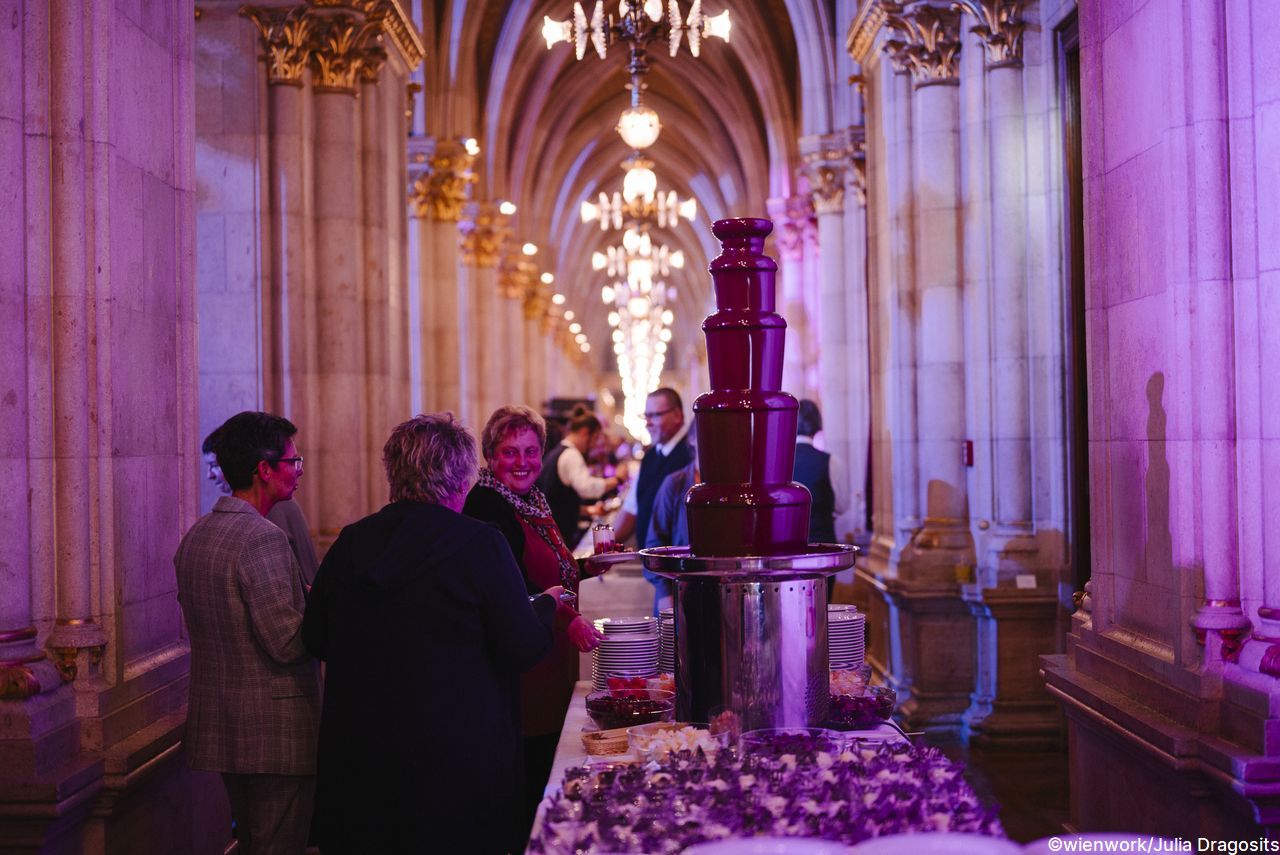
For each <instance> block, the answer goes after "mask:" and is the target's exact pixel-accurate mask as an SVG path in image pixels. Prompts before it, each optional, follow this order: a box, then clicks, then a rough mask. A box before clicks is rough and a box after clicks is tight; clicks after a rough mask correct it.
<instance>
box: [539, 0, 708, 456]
mask: <svg viewBox="0 0 1280 855" xmlns="http://www.w3.org/2000/svg"><path fill="white" fill-rule="evenodd" d="M666 11H667V15H666V16H665V17H664V15H663V4H662V2H661V0H622V2H621V3H620V4H619V6H618V15H617V17H614V16H613V15H608V16H606V15H605V11H604V2H603V0H597V2H596V5H595V9H594V11H593V13H592V14H591V17H590V18H588V17H587V14H586V11H585V10H584V9H583V7H582V4H581V3H580V2H578V3H574V7H573V18H572V19H571V20H567V21H555V20H552V19H551V18H550V17H544V18H543V26H542V35H543V37H544V38H545V39H546V41H547V48H548V49H550V48H552V47H554V46H555V45H556V44H558V43H560V42H569V43H571V44H572V45H573V46H574V51H575V54H576V56H577V58H578V59H582V58H583V57H584V56H586V52H587V48H588V47H593V48H594V49H595V52H596V54H597V55H598V56H599V57H600V58H601V59H604V58H605V57H606V55H607V53H608V49H609V47H610V46H611V45H613V44H616V43H618V42H625V43H626V44H627V47H628V62H627V70H628V72H629V73H630V76H631V83H630V84H629V86H628V88H629V89H630V90H631V103H630V105H629V106H628V107H627V108H626V109H625V110H624V111H623V112H622V116H621V117H620V118H619V120H618V124H617V127H616V130H617V132H618V134H619V136H621V137H622V140H623V142H624V143H626V145H627V146H628V147H629V148H631V149H632V154H631V155H630V156H629V157H628V158H627V159H626V160H625V161H623V162H622V164H621V166H622V169H623V172H624V178H623V182H622V189H621V192H616V191H615V192H614V193H612V194H609V193H604V192H601V193H599V195H598V197H597V200H596V201H594V202H593V201H591V200H585V201H583V202H582V205H581V210H580V215H581V218H582V222H583V223H590V222H597V223H599V225H600V229H601V230H602V231H610V230H612V231H621V232H622V239H621V243H620V244H619V245H618V246H611V247H608V248H607V249H606V250H605V251H604V252H596V253H594V254H593V255H592V259H591V262H592V268H593V269H594V270H596V271H598V272H601V273H603V274H605V275H606V276H607V277H608V283H607V284H605V285H604V286H602V287H601V289H600V296H601V299H602V300H603V302H604V304H605V306H606V307H607V309H608V311H609V314H608V320H609V326H610V327H612V337H613V350H614V354H615V355H616V357H617V362H618V374H619V377H620V379H621V381H622V392H623V396H624V402H623V425H624V426H625V427H626V428H627V430H628V431H629V432H630V433H631V434H632V435H633V436H635V437H637V438H638V439H640V440H641V441H642V442H645V443H647V442H649V439H650V437H649V432H648V429H647V427H646V425H645V420H644V402H645V398H646V397H647V396H648V395H649V393H650V392H652V391H653V390H654V389H657V388H658V387H659V386H660V385H661V383H662V369H663V366H664V365H665V363H666V353H667V348H668V344H669V342H670V341H671V325H672V323H673V321H674V320H675V313H674V311H673V309H672V306H674V304H675V299H676V288H675V286H674V285H670V284H668V283H667V276H668V275H670V273H671V271H672V270H677V271H678V270H680V269H682V268H683V267H684V255H683V253H681V252H680V251H679V250H674V251H673V250H670V249H669V248H668V247H667V246H665V245H663V244H659V243H657V242H655V241H654V239H653V237H652V236H651V235H650V229H651V228H653V227H655V226H656V227H657V228H660V229H670V228H675V227H676V226H678V225H679V224H680V222H681V221H682V220H683V221H686V222H691V221H692V220H693V219H694V218H695V217H696V216H697V212H698V205H697V202H696V200H694V199H681V198H680V197H679V196H678V195H677V194H676V192H675V191H674V190H670V191H666V192H663V191H659V189H658V178H657V175H656V174H655V173H654V171H653V166H654V164H653V162H652V161H651V160H649V159H648V158H646V157H645V156H644V154H643V152H644V150H645V149H647V148H649V147H650V146H652V145H653V144H654V142H656V141H657V139H658V135H659V134H660V133H661V130H662V122H661V120H660V119H659V117H658V113H657V111H655V110H654V109H653V108H652V107H649V106H648V105H646V104H644V103H643V102H642V100H641V93H642V92H643V90H644V81H643V78H644V75H645V73H646V72H647V71H648V70H649V61H648V47H649V45H650V44H652V43H653V42H655V41H658V40H659V39H663V40H665V41H666V43H667V45H668V49H669V51H670V54H671V56H675V55H676V53H677V51H678V50H679V48H680V43H681V41H682V39H683V40H684V41H686V42H687V43H688V45H689V51H690V53H692V54H693V55H694V56H695V57H696V56H698V55H699V53H700V52H701V46H702V42H703V40H704V39H705V38H706V37H707V36H715V37H718V38H721V39H724V40H725V41H726V42H727V41H728V40H729V30H730V23H729V12H728V10H725V11H724V12H722V13H721V14H720V15H717V16H715V17H710V16H707V15H704V14H703V13H702V3H701V0H693V4H692V5H691V7H690V10H689V15H688V16H687V17H685V16H683V15H682V14H681V12H680V6H679V3H677V0H669V2H668V4H667V10H666Z"/></svg>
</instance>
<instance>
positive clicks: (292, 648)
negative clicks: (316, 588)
mask: <svg viewBox="0 0 1280 855" xmlns="http://www.w3.org/2000/svg"><path fill="white" fill-rule="evenodd" d="M236 581H237V584H238V585H239V588H240V597H241V599H243V600H244V604H245V608H246V609H247V610H248V612H249V625H250V627H251V628H252V630H253V636H254V638H255V639H256V640H257V642H258V644H260V645H261V646H262V649H263V650H265V651H266V653H267V655H268V656H270V657H271V658H272V659H274V660H275V661H276V662H279V663H280V664H281V665H290V664H292V663H294V662H300V661H302V660H303V659H306V658H307V650H306V648H305V647H304V646H303V644H302V604H303V600H302V591H301V589H300V588H299V587H298V569H297V566H296V565H295V561H294V557H293V550H291V549H290V548H289V539H288V538H287V537H285V535H284V532H282V531H280V530H279V529H277V528H275V527H274V526H272V527H271V529H270V531H263V532H261V533H257V534H255V535H254V536H253V537H251V538H250V539H249V540H248V542H247V543H246V544H245V546H244V549H243V550H241V552H240V557H239V559H238V560H237V561H236Z"/></svg>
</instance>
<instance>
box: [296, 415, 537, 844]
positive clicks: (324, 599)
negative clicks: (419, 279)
mask: <svg viewBox="0 0 1280 855" xmlns="http://www.w3.org/2000/svg"><path fill="white" fill-rule="evenodd" d="M383 455H384V460H385V463H386V467H387V477H388V480H389V481H390V483H391V499H392V501H391V503H390V504H389V505H387V506H386V507H384V508H383V509H382V510H381V511H379V512H377V513H376V514H373V515H372V516H369V517H366V518H364V519H362V520H360V521H359V522H356V523H354V524H352V525H349V526H347V527H346V528H344V529H343V530H342V533H341V534H339V535H338V539H337V541H335V542H334V544H333V546H332V547H331V548H330V550H329V552H328V554H327V555H326V556H325V558H324V561H323V563H322V564H321V565H320V570H319V572H318V573H317V574H316V581H315V586H314V587H313V588H312V591H311V598H310V601H309V603H308V605H307V611H306V616H305V619H304V621H303V625H302V636H303V640H304V642H305V643H306V645H307V648H308V649H309V650H310V651H311V652H312V653H313V654H314V655H315V656H317V657H318V658H320V659H323V660H324V661H325V662H326V663H327V669H326V684H325V693H324V708H323V713H322V716H321V721H320V745H319V755H318V773H317V782H316V832H317V836H318V842H319V843H320V846H321V850H322V851H323V852H324V853H326V855H329V853H341V852H397V853H402V852H403V853H407V852H426V851H434V852H463V851H465V852H495V853H496V852H505V851H507V850H508V849H509V848H510V847H511V846H512V845H513V843H512V841H513V839H514V837H515V834H516V833H517V832H515V831H513V823H514V821H515V812H516V809H517V807H518V805H519V802H520V792H521V781H520V765H521V761H520V748H521V742H520V710H519V684H518V676H519V673H520V672H521V671H523V670H525V669H527V668H529V667H531V666H532V665H533V664H535V663H536V662H537V661H538V660H539V659H541V658H542V656H543V655H544V654H545V653H546V652H547V650H548V649H549V648H550V647H551V642H552V630H551V623H552V618H553V615H554V613H555V608H556V605H557V600H558V597H559V594H560V590H561V589H560V588H559V587H554V588H551V589H548V590H547V591H546V592H545V593H544V594H543V595H541V596H537V597H534V598H530V597H528V596H527V593H526V590H525V584H524V581H523V579H522V578H521V575H520V571H519V569H518V568H517V566H516V563H515V559H514V558H513V557H512V555H511V549H510V547H508V546H507V543H506V540H505V539H504V538H503V537H502V535H501V534H500V533H499V532H498V531H497V530H496V529H494V528H493V527H492V526H489V525H485V524H484V523H480V522H477V521H475V520H472V519H469V518H467V517H464V516H462V515H461V514H460V513H459V510H460V509H461V507H462V503H463V501H464V499H465V497H466V494H467V491H468V489H469V488H470V486H471V484H472V482H473V481H474V480H475V475H476V452H475V443H474V440H473V439H472V438H471V436H470V434H468V433H467V432H466V430H465V429H464V428H463V427H462V426H461V425H459V424H457V423H456V422H454V420H453V417H452V416H451V415H447V414H446V415H444V416H418V417H417V418H415V419H412V420H410V421H408V422H405V423H404V424H402V425H400V426H399V427H397V428H396V429H395V431H394V432H393V433H392V435H391V438H390V439H389V440H387V444H386V447H385V448H384V449H383Z"/></svg>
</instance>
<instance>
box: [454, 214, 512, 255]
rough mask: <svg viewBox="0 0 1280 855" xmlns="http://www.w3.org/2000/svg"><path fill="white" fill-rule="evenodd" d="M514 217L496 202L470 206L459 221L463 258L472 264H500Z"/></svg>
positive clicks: (460, 252)
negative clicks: (500, 209) (501, 211)
mask: <svg viewBox="0 0 1280 855" xmlns="http://www.w3.org/2000/svg"><path fill="white" fill-rule="evenodd" d="M509 220H510V218H509V217H507V216H506V215H505V214H502V213H500V212H499V211H498V206H497V205H495V204H493V203H492V202H472V203H470V204H468V205H466V206H465V207H464V209H463V212H462V218H461V219H460V220H458V249H459V258H460V260H461V261H462V263H463V264H465V265H467V266H468V267H488V268H494V267H497V266H498V259H499V258H501V256H502V245H503V243H504V242H505V241H506V239H507V237H508V236H509V235H510V234H511V226H510V225H509Z"/></svg>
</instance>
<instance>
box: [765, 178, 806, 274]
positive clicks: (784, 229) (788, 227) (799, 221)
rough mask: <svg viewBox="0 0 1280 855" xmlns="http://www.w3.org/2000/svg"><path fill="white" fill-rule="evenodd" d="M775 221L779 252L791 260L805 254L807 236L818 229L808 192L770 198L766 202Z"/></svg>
mask: <svg viewBox="0 0 1280 855" xmlns="http://www.w3.org/2000/svg"><path fill="white" fill-rule="evenodd" d="M765 204H766V206H767V208H768V211H769V217H770V218H771V219H772V220H773V223H774V232H773V236H774V239H775V240H776V241H777V242H778V254H779V255H781V256H782V257H783V258H785V259H788V260H790V261H795V260H798V259H799V258H801V257H802V256H803V255H804V246H805V242H806V240H807V236H808V235H809V234H810V233H812V232H815V231H817V227H818V224H817V220H816V219H815V218H814V213H813V199H812V197H811V196H809V195H808V194H804V195H797V196H787V197H780V198H774V199H769V200H768V201H767V202H766V203H765Z"/></svg>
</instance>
